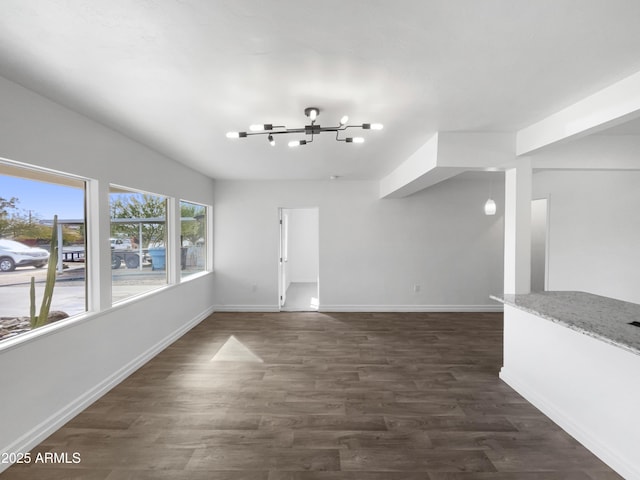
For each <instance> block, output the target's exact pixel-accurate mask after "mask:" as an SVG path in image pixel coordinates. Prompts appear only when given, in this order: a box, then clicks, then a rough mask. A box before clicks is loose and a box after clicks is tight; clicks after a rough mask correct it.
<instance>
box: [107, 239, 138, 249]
mask: <svg viewBox="0 0 640 480" xmlns="http://www.w3.org/2000/svg"><path fill="white" fill-rule="evenodd" d="M109 241H110V242H111V250H132V249H133V243H132V242H131V240H130V239H128V238H110V239H109Z"/></svg>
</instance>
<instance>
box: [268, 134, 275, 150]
mask: <svg viewBox="0 0 640 480" xmlns="http://www.w3.org/2000/svg"><path fill="white" fill-rule="evenodd" d="M267 140H269V145H271V146H272V147H275V146H276V141H275V140H274V138H273V135H271V134H269V136H268V137H267Z"/></svg>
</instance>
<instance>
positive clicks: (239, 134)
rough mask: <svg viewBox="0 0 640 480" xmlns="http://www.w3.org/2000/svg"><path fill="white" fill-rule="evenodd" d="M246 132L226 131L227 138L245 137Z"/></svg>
mask: <svg viewBox="0 0 640 480" xmlns="http://www.w3.org/2000/svg"><path fill="white" fill-rule="evenodd" d="M246 136H247V132H227V138H245V137H246Z"/></svg>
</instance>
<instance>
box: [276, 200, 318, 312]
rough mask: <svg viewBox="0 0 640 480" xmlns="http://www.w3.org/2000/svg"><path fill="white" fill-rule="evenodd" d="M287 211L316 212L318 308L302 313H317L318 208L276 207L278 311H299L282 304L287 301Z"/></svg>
mask: <svg viewBox="0 0 640 480" xmlns="http://www.w3.org/2000/svg"><path fill="white" fill-rule="evenodd" d="M288 210H316V211H317V213H318V217H317V222H318V225H317V226H318V252H317V254H318V265H317V268H316V286H317V290H316V297H317V299H318V308H316V309H315V310H314V309H309V310H307V309H304V310H302V311H318V310H319V309H320V305H319V303H320V207H317V206H313V207H278V232H279V242H278V311H281V312H282V311H296V310H297V311H301V310H299V309H288V308H284V304H285V302H286V300H287V292H286V287H287V285H286V280H287V279H286V278H285V274H286V263H287V261H288V258H287V257H288V247H289V245H288V242H289V238H288V235H289V215H288Z"/></svg>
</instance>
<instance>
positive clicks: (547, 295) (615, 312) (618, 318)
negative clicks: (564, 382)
mask: <svg viewBox="0 0 640 480" xmlns="http://www.w3.org/2000/svg"><path fill="white" fill-rule="evenodd" d="M491 298H493V299H494V300H497V301H498V302H502V303H504V304H505V305H510V306H512V307H516V308H519V309H520V310H523V311H525V312H529V313H533V314H534V315H537V316H539V317H542V318H545V319H547V320H550V321H552V322H555V323H559V324H561V325H564V326H566V327H568V328H570V329H572V330H575V331H577V332H580V333H584V334H585V335H589V336H591V337H594V338H597V339H600V340H602V341H604V342H607V343H610V344H612V345H616V346H618V347H620V348H624V349H625V350H628V351H630V352H632V353H635V354H638V355H640V327H635V326H633V325H629V322H633V321H636V322H640V305H638V304H636V303H629V302H623V301H622V300H615V299H613V298H608V297H601V296H599V295H593V294H591V293H586V292H540V293H529V294H518V295H507V294H505V295H491Z"/></svg>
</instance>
